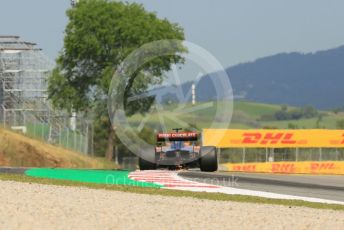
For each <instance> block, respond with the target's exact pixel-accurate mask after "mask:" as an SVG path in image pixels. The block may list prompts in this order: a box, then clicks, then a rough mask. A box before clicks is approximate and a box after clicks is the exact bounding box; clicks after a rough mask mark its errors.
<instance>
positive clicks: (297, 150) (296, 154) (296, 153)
mask: <svg viewBox="0 0 344 230" xmlns="http://www.w3.org/2000/svg"><path fill="white" fill-rule="evenodd" d="M298 160H299V148H296V150H295V161H298Z"/></svg>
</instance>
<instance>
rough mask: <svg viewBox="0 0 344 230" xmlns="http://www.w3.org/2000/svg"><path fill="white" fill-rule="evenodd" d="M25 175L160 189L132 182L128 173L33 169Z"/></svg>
mask: <svg viewBox="0 0 344 230" xmlns="http://www.w3.org/2000/svg"><path fill="white" fill-rule="evenodd" d="M25 175H27V176H32V177H40V178H49V179H61V180H72V181H80V182H90V183H97V184H109V185H130V186H138V187H152V188H161V187H162V186H161V185H159V184H155V183H149V182H140V181H135V180H132V179H130V178H128V175H129V171H112V170H82V169H48V168H33V169H28V170H26V172H25Z"/></svg>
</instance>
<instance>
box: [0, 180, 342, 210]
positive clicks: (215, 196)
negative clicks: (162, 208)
mask: <svg viewBox="0 0 344 230" xmlns="http://www.w3.org/2000/svg"><path fill="white" fill-rule="evenodd" d="M0 180H3V181H16V182H25V183H37V184H44V185H60V186H77V187H85V188H91V189H105V190H112V191H120V192H131V193H137V194H147V195H161V196H172V197H191V198H196V199H207V200H215V201H234V202H247V203H258V204H273V205H284V206H289V207H290V208H291V207H293V206H301V207H308V208H315V209H331V210H338V211H344V205H337V204H322V203H313V202H307V201H300V200H282V199H269V198H263V197H254V196H243V195H228V194H222V193H207V192H190V191H179V190H168V189H157V188H145V187H135V186H122V185H105V184H95V183H83V182H75V181H66V180H54V179H45V178H34V177H29V176H25V175H18V174H0Z"/></svg>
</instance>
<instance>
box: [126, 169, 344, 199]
mask: <svg viewBox="0 0 344 230" xmlns="http://www.w3.org/2000/svg"><path fill="white" fill-rule="evenodd" d="M129 178H131V179H132V180H136V181H141V182H151V183H156V184H160V185H162V186H163V188H164V189H176V190H184V191H194V192H214V193H224V194H230V195H248V196H259V197H265V198H272V199H287V200H303V201H309V202H317V203H327V204H341V205H344V202H341V201H334V200H326V199H320V198H313V197H303V196H293V195H285V194H278V193H271V192H262V191H254V190H248V189H239V188H234V187H224V186H218V185H212V184H207V183H201V182H196V181H191V180H188V179H185V178H183V177H181V176H178V173H177V172H176V171H167V170H147V171H135V172H132V173H130V174H129Z"/></svg>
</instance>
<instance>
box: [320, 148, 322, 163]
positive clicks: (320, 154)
mask: <svg viewBox="0 0 344 230" xmlns="http://www.w3.org/2000/svg"><path fill="white" fill-rule="evenodd" d="M319 161H322V148H319Z"/></svg>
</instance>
